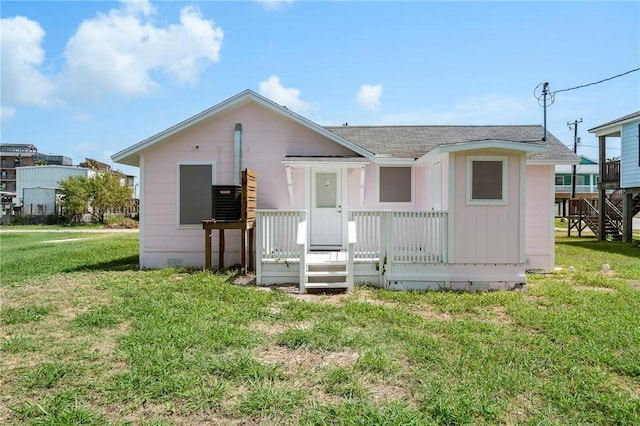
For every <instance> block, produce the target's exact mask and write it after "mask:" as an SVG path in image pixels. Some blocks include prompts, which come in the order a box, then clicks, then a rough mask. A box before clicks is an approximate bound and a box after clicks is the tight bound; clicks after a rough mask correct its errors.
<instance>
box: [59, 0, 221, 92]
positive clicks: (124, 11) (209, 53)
mask: <svg viewBox="0 0 640 426" xmlns="http://www.w3.org/2000/svg"><path fill="white" fill-rule="evenodd" d="M155 12H156V10H155V7H153V6H152V5H151V4H150V3H148V2H147V1H144V0H142V1H126V2H123V7H122V8H120V9H112V10H110V11H109V12H108V13H107V14H98V16H97V17H96V18H93V19H89V20H86V21H84V22H83V23H82V24H80V26H79V27H78V30H77V32H76V33H75V34H74V35H73V37H71V39H69V41H68V42H67V46H66V49H65V58H66V67H65V70H64V72H63V76H62V79H63V82H64V84H65V87H66V88H67V89H68V90H70V91H71V92H72V93H74V94H76V95H82V96H87V95H88V96H89V97H91V96H99V95H101V94H104V93H117V94H124V95H137V94H143V93H146V92H149V91H150V90H152V89H153V88H154V87H156V86H157V85H158V83H157V81H155V80H154V79H153V78H152V76H151V73H152V72H153V71H155V70H161V71H163V72H165V73H166V74H168V75H170V76H171V77H174V78H176V79H177V80H178V81H180V82H182V83H186V84H195V83H196V82H197V80H198V78H199V76H200V73H201V72H202V70H203V69H204V68H205V67H206V66H207V65H208V64H209V63H211V62H218V61H219V60H220V48H221V46H222V39H223V36H224V34H223V31H222V29H221V28H220V27H216V26H215V24H214V23H213V22H212V21H210V20H207V19H204V18H203V17H202V16H201V14H200V12H199V11H198V10H197V9H195V8H193V7H190V6H187V7H185V8H183V9H182V11H181V13H180V23H179V24H173V25H169V26H168V27H166V28H160V27H157V26H155V25H154V23H153V22H152V20H151V19H150V17H151V16H152V15H153V14H155Z"/></svg>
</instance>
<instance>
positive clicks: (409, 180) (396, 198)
mask: <svg viewBox="0 0 640 426" xmlns="http://www.w3.org/2000/svg"><path fill="white" fill-rule="evenodd" d="M378 172H379V188H378V189H379V198H378V200H379V201H380V202H381V203H411V202H413V169H412V168H411V167H402V166H400V167H388V166H384V167H380V168H379V169H378Z"/></svg>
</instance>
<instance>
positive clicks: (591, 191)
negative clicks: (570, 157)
mask: <svg viewBox="0 0 640 426" xmlns="http://www.w3.org/2000/svg"><path fill="white" fill-rule="evenodd" d="M579 157H580V164H578V165H577V166H576V182H575V196H574V197H572V192H573V189H574V188H573V179H572V177H573V166H571V165H566V164H560V165H557V166H556V206H557V207H558V210H557V211H556V216H559V217H566V216H567V214H568V211H567V201H568V200H569V199H571V198H585V199H588V200H596V199H597V198H598V173H599V171H600V168H599V166H598V162H597V161H595V160H593V159H591V158H589V157H587V156H585V155H580V156H579Z"/></svg>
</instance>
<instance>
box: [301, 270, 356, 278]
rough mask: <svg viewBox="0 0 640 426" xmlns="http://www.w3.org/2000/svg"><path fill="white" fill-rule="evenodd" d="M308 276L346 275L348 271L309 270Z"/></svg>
mask: <svg viewBox="0 0 640 426" xmlns="http://www.w3.org/2000/svg"><path fill="white" fill-rule="evenodd" d="M305 275H306V276H307V277H346V276H347V275H349V273H348V272H347V271H307V273H306V274H305Z"/></svg>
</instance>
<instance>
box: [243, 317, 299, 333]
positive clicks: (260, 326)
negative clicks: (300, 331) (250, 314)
mask: <svg viewBox="0 0 640 426" xmlns="http://www.w3.org/2000/svg"><path fill="white" fill-rule="evenodd" d="M298 327H299V326H298ZM248 328H249V329H250V330H254V331H257V332H259V333H260V334H265V335H267V336H274V335H276V334H280V333H283V332H285V331H287V330H288V329H289V327H286V326H284V325H282V324H274V323H272V322H264V321H256V322H253V323H251V324H250V325H249V326H248Z"/></svg>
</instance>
